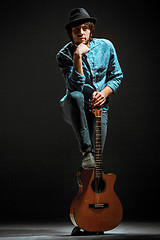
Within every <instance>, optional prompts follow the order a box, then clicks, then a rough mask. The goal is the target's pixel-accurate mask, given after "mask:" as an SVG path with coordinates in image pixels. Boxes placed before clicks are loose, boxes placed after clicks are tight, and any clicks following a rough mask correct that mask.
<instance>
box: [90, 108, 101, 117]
mask: <svg viewBox="0 0 160 240" xmlns="http://www.w3.org/2000/svg"><path fill="white" fill-rule="evenodd" d="M102 112H103V110H102V108H92V113H93V114H94V115H95V117H101V114H102Z"/></svg>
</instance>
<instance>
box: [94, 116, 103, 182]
mask: <svg viewBox="0 0 160 240" xmlns="http://www.w3.org/2000/svg"><path fill="white" fill-rule="evenodd" d="M95 161H96V168H95V178H98V179H100V178H101V177H102V144H101V116H98V117H96V144H95Z"/></svg>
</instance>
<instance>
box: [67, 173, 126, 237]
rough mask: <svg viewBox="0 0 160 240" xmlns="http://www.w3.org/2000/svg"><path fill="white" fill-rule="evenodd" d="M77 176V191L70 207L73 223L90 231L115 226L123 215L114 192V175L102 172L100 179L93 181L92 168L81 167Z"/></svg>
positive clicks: (106, 229)
mask: <svg viewBox="0 0 160 240" xmlns="http://www.w3.org/2000/svg"><path fill="white" fill-rule="evenodd" d="M78 177H79V179H80V181H79V191H78V193H77V195H76V197H75V198H74V199H73V202H72V204H71V208H70V218H71V220H72V222H73V224H74V225H78V226H79V227H80V228H81V229H83V230H85V231H91V232H102V231H108V230H111V229H113V228H115V227H116V226H117V225H118V224H119V223H120V221H121V219H122V215H123V210H122V205H121V202H120V200H119V199H118V197H117V195H116V194H115V192H114V183H115V180H116V175H115V174H112V173H109V174H107V175H105V174H104V173H103V172H102V178H101V180H100V181H99V180H98V183H95V181H96V180H95V174H94V170H89V171H88V170H84V169H83V170H82V171H81V172H80V171H79V172H78ZM96 185H97V186H96Z"/></svg>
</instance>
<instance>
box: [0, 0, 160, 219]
mask: <svg viewBox="0 0 160 240" xmlns="http://www.w3.org/2000/svg"><path fill="white" fill-rule="evenodd" d="M153 3H154V2H152V5H151V4H150V3H149V2H146V3H145V5H143V4H140V6H139V5H138V4H136V3H133V2H126V1H125V2H124V3H123V2H121V3H118V2H117V3H116V2H104V1H91V0H89V1H84V0H82V1H81V2H80V3H79V4H73V3H72V1H64V2H60V1H57V2H56V1H49V0H48V1H42V0H41V1H35V0H34V1H12V2H9V1H7V3H5V4H4V3H3V4H2V3H1V18H2V19H1V23H0V29H1V31H0V32H1V38H0V63H1V64H0V71H1V77H0V104H1V107H0V112H1V116H0V123H1V124H0V133H1V136H0V192H1V205H0V212H1V214H0V221H1V222H3V221H9V220H12V221H16V220H32V219H34V220H36V221H38V220H44V219H45V220H52V221H54V220H55V221H58V220H62V221H64V220H69V206H70V203H71V201H72V199H73V197H74V196H75V194H76V192H77V189H78V188H77V183H76V171H77V170H78V168H79V167H80V164H81V160H80V154H79V150H78V145H77V142H76V141H75V137H74V135H73V132H72V130H71V128H70V126H68V125H67V124H66V123H65V122H64V121H63V119H62V117H61V115H60V109H59V100H60V98H61V97H63V95H64V94H65V85H64V80H63V78H62V76H61V73H60V71H59V69H58V66H57V63H56V59H55V55H56V53H57V52H58V51H59V49H60V48H62V47H63V46H64V45H65V44H66V43H67V42H68V37H67V35H66V32H65V30H64V25H65V23H66V21H68V20H67V19H68V12H69V11H70V10H71V9H72V8H75V7H84V8H86V9H87V10H88V12H89V13H90V15H92V16H95V17H97V19H98V22H97V25H96V33H95V37H99V38H107V39H109V40H110V41H112V42H113V44H114V45H115V48H116V50H117V54H118V57H119V61H120V64H121V67H122V70H123V72H124V80H123V84H122V85H121V87H120V88H119V90H118V91H117V93H116V94H115V95H114V96H112V97H111V101H110V111H109V114H110V115H109V125H108V137H107V141H106V147H105V150H104V156H103V158H104V171H105V172H114V173H116V174H117V180H116V184H115V190H116V193H117V195H118V196H119V198H120V199H121V201H122V205H123V208H124V219H127V220H128V219H135V220H156V219H158V216H159V215H158V209H159V199H158V197H159V139H158V137H159V86H160V84H159V74H158V72H159V64H158V60H159V53H160V51H159V45H158V40H157V38H158V34H159V33H158V21H157V20H156V16H157V14H156V9H157V8H158V2H157V6H156V5H154V4H153Z"/></svg>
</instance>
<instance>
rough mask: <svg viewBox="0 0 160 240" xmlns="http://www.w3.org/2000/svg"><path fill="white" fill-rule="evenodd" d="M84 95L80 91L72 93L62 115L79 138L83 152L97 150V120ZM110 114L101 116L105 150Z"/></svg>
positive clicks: (63, 106) (67, 99)
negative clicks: (86, 103)
mask: <svg viewBox="0 0 160 240" xmlns="http://www.w3.org/2000/svg"><path fill="white" fill-rule="evenodd" d="M84 102H85V101H84V95H83V93H81V92H79V91H74V92H71V93H70V94H69V95H68V96H67V97H66V99H65V100H64V102H63V105H62V114H63V118H64V120H65V121H66V122H67V123H69V124H70V125H71V126H72V128H73V130H74V133H75V135H76V137H77V140H78V143H79V148H80V151H81V152H90V151H91V150H92V149H93V151H94V150H95V133H96V118H95V116H94V114H93V113H92V111H90V110H89V109H88V108H87V106H86V105H85V103H84ZM107 123H108V112H103V113H102V115H101V144H102V151H103V148H104V144H105V140H106V135H107Z"/></svg>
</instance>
